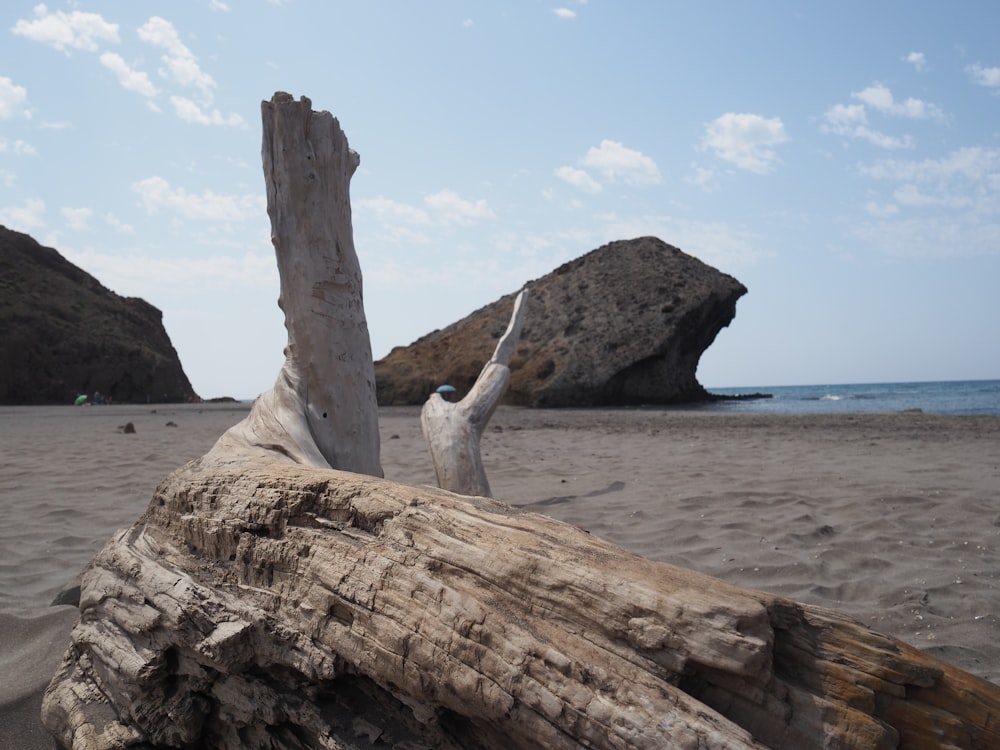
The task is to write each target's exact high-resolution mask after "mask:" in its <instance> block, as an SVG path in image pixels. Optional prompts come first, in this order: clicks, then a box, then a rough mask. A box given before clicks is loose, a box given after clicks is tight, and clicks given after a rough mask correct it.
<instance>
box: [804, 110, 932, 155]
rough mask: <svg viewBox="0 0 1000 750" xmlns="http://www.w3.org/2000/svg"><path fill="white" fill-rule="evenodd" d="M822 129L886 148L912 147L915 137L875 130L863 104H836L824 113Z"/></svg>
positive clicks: (832, 133) (825, 131)
mask: <svg viewBox="0 0 1000 750" xmlns="http://www.w3.org/2000/svg"><path fill="white" fill-rule="evenodd" d="M820 131H821V132H824V133H830V134H831V135H840V136H845V137H847V138H857V139H859V140H864V141H868V142H869V143H871V144H872V145H875V146H878V147H879V148H884V149H898V148H911V147H912V146H913V139H912V138H910V136H908V135H904V136H901V137H894V136H891V135H887V134H885V133H880V132H879V131H877V130H873V129H872V128H871V127H870V126H869V125H868V114H867V113H866V111H865V107H864V105H863V104H835V105H833V106H832V107H831V108H830V109H828V110H827V112H826V114H824V115H823V124H822V125H820Z"/></svg>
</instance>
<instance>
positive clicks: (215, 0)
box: [208, 0, 229, 13]
mask: <svg viewBox="0 0 1000 750" xmlns="http://www.w3.org/2000/svg"><path fill="white" fill-rule="evenodd" d="M208 7H209V8H211V9H212V10H218V11H222V12H223V13H228V12H229V5H227V4H226V3H224V2H222V0H208Z"/></svg>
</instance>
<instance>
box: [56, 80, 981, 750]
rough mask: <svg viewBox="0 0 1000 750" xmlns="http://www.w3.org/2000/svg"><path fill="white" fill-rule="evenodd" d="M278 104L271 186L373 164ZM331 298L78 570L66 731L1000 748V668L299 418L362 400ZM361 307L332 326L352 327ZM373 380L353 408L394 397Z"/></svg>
mask: <svg viewBox="0 0 1000 750" xmlns="http://www.w3.org/2000/svg"><path fill="white" fill-rule="evenodd" d="M262 112H263V117H264V131H265V149H264V159H265V163H266V162H267V160H268V159H269V158H272V157H273V156H274V155H275V154H278V153H283V154H285V156H282V157H281V159H283V160H284V159H285V158H286V157H287V159H288V160H287V161H286V162H285V163H288V164H293V163H295V164H298V167H296V170H293V171H292V172H291V173H286V172H284V171H283V170H274V171H269V170H268V169H267V167H265V174H267V175H268V195H269V198H270V197H271V196H272V195H274V196H279V195H282V194H283V192H282V191H281V190H280V189H279V190H275V189H274V186H273V185H272V184H271V182H272V180H281V179H283V177H282V175H285V176H287V177H289V178H290V179H291V180H293V181H302V182H308V183H310V184H312V185H313V186H315V190H314V191H308V192H307V197H308V199H309V203H308V205H310V206H312V207H313V210H315V211H329V210H330V208H331V207H330V206H328V205H327V204H328V203H332V202H336V201H347V193H346V184H347V181H348V180H349V177H350V174H351V173H352V172H353V166H352V164H353V165H356V160H355V159H353V158H352V157H351V156H350V154H351V152H350V151H349V150H347V148H346V146H347V142H346V139H345V138H343V137H342V133H341V132H340V129H339V125H338V124H337V123H336V120H334V119H333V118H332V117H331V116H330V115H329V113H325V112H324V113H318V114H317V113H312V112H311V110H310V102H309V100H308V99H302V100H301V101H300V102H297V103H296V102H294V101H293V100H291V97H289V96H288V95H287V94H275V97H274V98H273V99H272V101H271V102H270V103H268V102H265V103H264V106H263V108H262ZM278 119H280V120H282V123H281V124H280V126H276V123H275V120H278ZM268 133H271V134H278V133H282V135H281V142H280V143H277V142H272V143H271V145H269V141H268ZM288 152H295V153H288ZM306 156H309V157H310V158H308V159H306V158H305V157H306ZM338 170H340V171H339V173H338ZM296 171H297V173H296ZM292 192H294V191H292ZM341 208H343V207H342V206H340V207H333V209H334V210H333V213H334V214H335V215H338V216H340V217H341V219H340V220H341V221H343V220H345V217H346V216H347V215H348V214H345V213H344V212H343V211H341V210H340V209H341ZM270 213H271V218H272V225H273V226H275V229H276V231H275V236H276V238H281V237H285V238H286V239H284V240H281V241H277V240H276V241H275V249H276V252H277V253H278V255H279V268H280V269H281V273H282V276H283V279H282V299H283V300H286V301H287V300H288V299H289V296H288V295H293V296H296V297H302V298H305V297H309V296H310V295H311V294H315V293H316V292H317V291H323V292H325V291H327V290H329V289H330V288H331V286H330V282H337V283H340V284H344V287H343V288H344V289H345V292H344V293H345V294H349V295H357V296H355V297H354V298H353V302H354V303H353V304H350V303H349V302H348V301H345V300H340V301H339V303H338V304H337V305H334V306H333V307H334V308H335V309H353V310H356V311H358V310H360V308H361V304H360V287H359V286H357V285H354V284H352V283H350V281H351V279H350V277H351V275H352V274H351V272H350V270H349V269H350V267H351V265H352V257H351V256H352V253H348V252H345V247H344V246H343V245H341V246H339V247H338V246H337V244H336V240H335V239H333V238H334V237H339V238H340V240H341V241H343V240H344V239H345V235H344V234H341V233H339V232H338V233H333V234H331V235H329V236H328V237H327V240H328V241H330V242H332V243H333V244H330V245H322V244H321V245H320V246H317V245H316V244H315V243H312V242H311V241H308V238H310V237H311V238H313V239H315V238H316V237H317V236H318V235H316V234H310V233H307V234H306V235H301V234H297V233H296V232H295V231H291V232H290V233H289V234H287V235H286V234H283V233H282V232H279V231H277V229H278V226H277V225H278V224H280V223H281V221H282V219H281V209H280V208H279V210H278V211H276V212H273V211H272V212H270ZM320 234H322V232H320ZM315 253H318V254H319V256H321V257H327V256H328V255H330V254H333V255H335V256H336V258H337V259H336V260H335V261H334V262H332V263H330V264H326V263H318V262H317V259H316V256H315V255H314V254H315ZM281 255H286V258H284V259H282V258H281V257H280V256H281ZM294 259H298V261H299V262H301V263H302V264H305V265H306V266H310V265H311V266H312V267H313V268H314V269H322V270H324V271H325V272H330V273H333V278H332V279H331V278H328V277H323V278H316V277H312V276H310V275H309V274H298V273H293V274H292V276H293V277H294V278H295V279H296V281H295V282H294V285H292V286H290V287H286V286H285V278H284V276H285V275H286V273H288V270H287V269H288V267H289V265H288V263H287V262H286V261H292V260H294ZM292 265H295V263H292ZM345 274H346V277H345ZM325 302H326V299H325V298H320V299H319V300H318V302H315V303H309V304H312V305H317V306H316V307H314V308H313V310H312V312H311V313H308V314H305V315H302V316H298V315H295V314H290V313H289V312H288V309H287V308H286V322H287V324H288V328H289V344H290V347H289V348H290V350H291V351H290V353H289V354H288V356H287V358H286V363H285V366H284V368H283V369H282V374H281V376H280V377H279V380H278V383H277V384H276V385H275V389H274V391H273V392H272V393H271V394H270V395H269V396H267V397H262V398H261V399H259V400H258V401H257V402H256V403H255V405H254V408H253V410H252V412H251V414H250V416H248V418H247V420H245V421H244V422H243V423H241V424H240V425H237V426H236V427H234V428H232V429H231V430H230V431H229V432H227V433H226V435H224V436H223V437H222V438H221V439H220V440H219V442H218V443H217V444H216V445H215V446H214V447H213V449H212V450H211V451H210V452H209V453H208V454H206V455H205V456H204V457H202V458H200V459H197V460H195V461H192V462H190V463H189V464H187V465H186V466H184V467H182V468H181V469H179V470H177V471H176V472H174V473H173V474H171V475H170V476H168V477H167V478H166V479H165V480H164V481H163V482H161V483H160V485H159V487H158V488H157V489H156V492H155V493H154V496H153V498H152V500H151V502H150V505H149V508H148V510H147V511H146V513H145V514H144V515H143V516H142V518H140V519H139V520H138V521H137V523H136V524H135V525H134V526H133V527H132V528H131V529H128V530H125V531H122V532H120V533H118V534H116V535H115V536H114V537H113V538H112V539H111V540H110V541H109V542H108V544H107V545H106V546H105V548H104V549H103V550H102V551H101V552H100V553H99V555H98V556H97V557H96V558H95V560H94V561H93V562H92V563H91V565H90V566H89V567H88V569H87V570H86V571H85V573H84V575H83V577H82V581H81V599H80V610H81V612H80V621H79V624H78V625H77V626H76V627H75V629H74V631H73V636H72V644H71V646H70V648H69V650H68V652H67V654H66V658H65V660H64V662H63V664H62V666H61V667H60V669H59V671H58V672H57V674H56V675H55V676H54V677H53V679H52V682H51V684H50V686H49V688H48V690H47V691H46V695H45V698H44V701H43V710H42V718H43V722H44V724H45V726H46V727H47V728H48V730H49V731H50V732H51V733H52V734H53V735H54V736H55V737H56V738H57V740H58V741H59V742H60V743H61V744H63V745H65V746H67V747H73V748H79V749H81V750H82V749H84V748H86V749H88V750H93V749H96V748H102V749H103V748H126V747H135V748H143V750H149V749H150V748H190V747H212V748H217V749H219V750H228V749H230V748H232V749H235V748H251V749H254V748H261V749H262V750H263V749H264V748H267V749H268V750H282V749H285V748H287V749H289V750H291V749H292V748H296V749H298V748H372V747H385V748H394V749H395V750H419V749H420V748H428V749H429V748H445V749H457V748H487V749H496V750H501V749H503V750H513V749H516V748H538V747H545V748H556V749H558V748H581V747H591V748H620V749H621V750H625V749H626V748H629V749H635V748H638V749H640V750H641V749H642V748H663V747H671V748H706V747H711V748H733V749H735V748H755V749H756V748H763V747H772V748H792V747H794V748H803V749H806V748H820V747H823V748H866V749H871V748H894V747H898V746H901V745H902V746H905V747H908V748H940V747H970V748H971V747H980V748H993V747H997V746H1000V722H998V721H997V717H998V716H1000V688H998V687H997V686H996V685H993V684H991V683H988V682H985V681H984V680H981V679H979V678H976V677H974V676H972V675H969V674H966V673H964V672H961V671H960V670H958V669H956V668H954V667H951V666H949V665H947V664H944V663H941V662H938V661H935V660H934V659H932V658H931V657H929V656H927V655H925V654H922V653H921V652H919V651H917V650H916V649H914V648H912V647H909V646H907V645H905V644H903V643H900V642H898V641H894V640H892V639H891V638H887V637H885V636H882V635H879V634H877V633H875V632H873V631H871V630H869V629H867V628H865V627H863V626H862V625H860V624H858V623H856V622H854V621H853V620H850V619H849V618H846V617H843V616H841V615H838V614H837V613H835V612H832V611H829V610H825V609H820V608H816V607H808V606H804V605H799V604H796V603H795V602H792V601H789V600H787V599H784V598H781V597H778V596H774V595H770V594H764V593H758V592H753V591H746V590H742V589H738V588H735V587H733V586H730V585H728V584H725V583H723V582H721V581H718V580H715V579H711V578H708V577H706V576H704V575H701V574H697V573H693V572H690V571H685V570H682V569H678V568H675V567H672V566H669V565H665V564H663V563H655V562H651V561H648V560H644V559H642V558H640V557H637V556H636V555H633V554H631V553H628V552H625V551H623V550H621V549H619V548H617V547H615V546H613V545H611V544H609V543H607V542H604V541H602V540H600V539H596V538H594V537H592V536H591V535H590V534H587V533H586V532H584V531H582V530H581V529H578V528H576V527H574V526H571V525H568V524H565V523H562V522H559V521H555V520H553V519H550V518H546V517H543V516H539V515H535V514H533V513H525V512H519V511H517V510H515V509H514V508H512V507H510V506H508V505H504V504H502V503H498V502H494V501H492V500H489V499H487V498H481V497H468V496H462V495H456V494H452V493H449V492H445V491H442V490H436V489H432V488H414V487H406V486H402V485H399V484H395V483H392V482H388V481H385V480H383V479H380V478H377V477H373V476H367V475H366V474H365V473H358V470H359V467H361V466H362V465H363V464H368V465H369V466H371V467H373V469H377V465H378V461H377V451H378V446H377V443H374V444H373V442H372V441H371V440H369V439H362V440H361V441H360V443H359V447H358V448H357V450H355V451H353V452H350V451H348V452H342V451H341V450H340V449H339V448H340V446H341V445H343V443H344V442H345V441H350V440H352V439H353V438H354V437H356V428H357V425H359V424H364V423H365V420H351V419H348V420H328V416H329V412H328V413H327V414H325V415H324V416H323V417H322V420H325V421H320V420H313V419H312V417H313V416H315V415H311V414H307V413H306V412H309V411H310V410H312V409H313V405H315V404H321V405H322V404H324V403H326V402H325V401H323V398H324V396H323V395H322V394H314V393H312V392H311V389H312V388H313V387H317V388H326V389H327V390H328V391H330V392H331V393H336V392H337V389H338V387H339V384H340V383H341V382H345V383H347V384H348V387H347V388H346V389H345V393H347V394H350V393H351V392H352V387H353V386H352V384H354V383H355V382H361V381H364V380H365V378H366V377H367V373H368V372H369V370H368V369H367V368H366V367H365V366H364V364H363V363H361V362H359V360H358V359H355V358H350V357H346V358H345V357H326V356H324V353H323V352H317V353H316V354H317V359H318V361H322V362H324V367H329V368H331V369H329V370H326V371H324V372H321V373H319V374H320V375H321V376H325V380H321V381H312V380H310V377H311V376H310V368H309V366H308V364H307V363H308V362H309V361H310V359H311V358H310V357H309V356H308V355H309V352H308V351H306V350H304V346H303V345H304V342H307V341H308V342H311V343H310V345H311V346H314V347H321V348H322V347H323V344H322V338H321V336H320V334H321V333H322V332H323V331H324V330H325V331H326V333H327V334H329V335H330V336H331V337H332V338H333V340H334V341H342V340H344V339H342V338H341V336H344V337H350V336H353V335H355V333H352V332H341V333H337V332H336V331H333V330H329V329H326V328H325V327H326V326H328V325H330V323H329V321H328V320H326V317H327V315H326V313H327V307H326V305H325ZM358 315H360V316H361V318H362V319H363V311H360V312H355V313H354V314H344V315H338V316H334V317H335V318H336V319H337V320H339V323H334V326H337V325H340V326H349V327H356V326H358V325H359V319H358ZM317 318H323V320H317ZM293 344H294V345H296V346H293ZM302 384H306V385H308V386H309V387H307V388H303V387H300V386H302ZM358 392H359V393H361V394H362V398H361V401H360V405H359V406H358V408H359V409H364V408H374V400H373V399H370V398H367V397H365V396H364V389H363V388H359V389H358ZM366 403H367V404H368V405H369V406H368V407H365V404H366ZM337 406H342V407H345V408H347V407H349V406H350V405H347V404H337ZM295 409H298V410H299V411H300V412H301V413H300V414H299V415H298V416H296V415H295V413H294V410H295ZM348 413H349V414H350V413H352V412H351V411H350V409H349V408H348ZM314 430H318V431H320V432H322V433H323V434H322V435H314V434H313V431H314ZM362 437H363V436H362ZM320 443H322V445H321V444H320ZM372 451H374V452H375V453H374V455H373V454H372ZM345 457H346V458H345ZM341 460H346V461H350V462H352V463H353V468H354V469H355V470H354V471H349V472H348V471H341V470H338V469H342V468H344V467H342V466H339V465H338V464H339V462H340V461H341ZM331 467H333V468H331ZM368 473H371V472H368Z"/></svg>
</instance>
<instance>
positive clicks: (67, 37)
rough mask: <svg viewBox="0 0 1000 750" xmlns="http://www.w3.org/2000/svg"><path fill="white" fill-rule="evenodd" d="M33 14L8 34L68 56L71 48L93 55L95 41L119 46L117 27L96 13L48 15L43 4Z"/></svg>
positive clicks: (47, 10)
mask: <svg viewBox="0 0 1000 750" xmlns="http://www.w3.org/2000/svg"><path fill="white" fill-rule="evenodd" d="M34 11H35V19H34V20H33V21H26V20H24V19H20V20H19V21H18V22H17V23H16V24H14V26H13V28H11V31H12V32H13V33H14V34H17V35H18V36H23V37H25V38H26V39H30V40H32V41H34V42H40V43H41V44H47V45H49V46H50V47H54V48H55V49H57V50H59V51H60V52H65V53H67V54H68V53H69V50H71V49H78V50H83V51H85V52H96V51H97V45H98V42H114V43H116V44H117V43H118V24H116V23H108V22H107V21H105V20H104V19H103V18H102V17H101V16H100V14H98V13H83V12H81V11H77V10H74V11H73V12H72V13H65V12H63V11H61V10H59V11H55V12H51V13H50V12H49V9H48V8H46V7H45V5H36V6H35V8H34Z"/></svg>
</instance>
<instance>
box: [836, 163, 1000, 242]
mask: <svg viewBox="0 0 1000 750" xmlns="http://www.w3.org/2000/svg"><path fill="white" fill-rule="evenodd" d="M860 173H861V175H862V176H864V177H868V178H870V179H873V180H878V181H884V182H889V183H897V184H896V185H895V186H894V187H893V188H892V198H893V201H894V204H895V205H896V206H898V207H899V208H900V210H901V212H902V211H909V214H908V215H907V216H906V217H905V218H904V217H896V216H894V215H892V214H885V213H883V214H879V213H875V212H872V211H869V213H870V214H871V215H872V216H874V217H875V218H876V219H878V221H873V222H871V223H868V224H862V225H859V226H857V227H856V228H855V229H854V231H855V233H856V234H857V235H858V236H859V237H861V238H862V239H865V240H866V241H868V242H870V243H871V244H872V245H874V246H875V247H876V248H878V249H879V250H880V251H881V252H883V253H885V254H887V255H891V256H900V257H903V256H907V257H957V256H984V255H998V254H1000V221H998V218H1000V190H998V188H1000V184H998V182H1000V181H998V180H997V178H996V176H997V174H1000V148H998V149H987V148H962V149H958V150H956V151H953V152H951V153H949V154H947V155H945V156H944V157H942V158H938V159H920V160H900V159H883V160H880V161H878V162H876V163H875V164H873V165H870V166H862V167H861V168H860ZM889 219H891V221H890V220H889Z"/></svg>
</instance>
